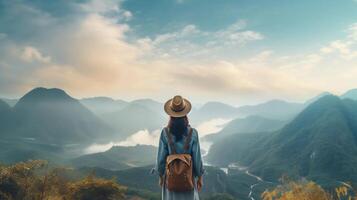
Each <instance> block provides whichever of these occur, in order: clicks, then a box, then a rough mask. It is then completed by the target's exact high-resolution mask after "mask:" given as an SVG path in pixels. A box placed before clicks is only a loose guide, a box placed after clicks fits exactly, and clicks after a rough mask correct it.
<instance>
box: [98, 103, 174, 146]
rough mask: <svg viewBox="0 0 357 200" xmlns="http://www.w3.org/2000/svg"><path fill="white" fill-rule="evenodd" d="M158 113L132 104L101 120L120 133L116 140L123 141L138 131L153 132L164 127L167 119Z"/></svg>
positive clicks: (141, 105)
mask: <svg viewBox="0 0 357 200" xmlns="http://www.w3.org/2000/svg"><path fill="white" fill-rule="evenodd" d="M161 110H162V108H160V111H161ZM160 111H154V110H152V109H150V108H148V107H146V106H145V105H143V104H139V103H135V102H134V103H130V104H129V105H127V106H126V107H124V108H123V109H121V110H119V111H116V112H112V113H107V114H104V115H102V118H103V120H105V122H107V123H108V124H109V125H110V126H111V127H113V128H115V130H117V132H120V133H121V135H120V136H118V138H121V139H124V138H126V137H128V136H130V135H131V134H134V133H135V132H137V131H140V130H145V129H147V130H149V131H153V130H156V129H159V128H161V127H162V126H164V125H165V123H166V121H167V118H166V116H164V115H163V114H160Z"/></svg>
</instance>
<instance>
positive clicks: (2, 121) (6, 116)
mask: <svg viewBox="0 0 357 200" xmlns="http://www.w3.org/2000/svg"><path fill="white" fill-rule="evenodd" d="M11 118H12V110H11V107H10V106H9V105H8V104H7V103H6V102H5V101H2V100H1V99H0V130H2V131H3V132H5V131H6V132H7V129H8V128H9V123H10V120H11ZM0 135H1V134H0Z"/></svg>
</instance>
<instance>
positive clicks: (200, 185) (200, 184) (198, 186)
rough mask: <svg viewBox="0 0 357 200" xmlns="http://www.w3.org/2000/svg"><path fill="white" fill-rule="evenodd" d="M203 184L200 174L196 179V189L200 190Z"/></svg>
mask: <svg viewBox="0 0 357 200" xmlns="http://www.w3.org/2000/svg"><path fill="white" fill-rule="evenodd" d="M202 186H203V178H202V176H200V177H198V179H197V190H198V191H199V192H200V191H201V189H202Z"/></svg>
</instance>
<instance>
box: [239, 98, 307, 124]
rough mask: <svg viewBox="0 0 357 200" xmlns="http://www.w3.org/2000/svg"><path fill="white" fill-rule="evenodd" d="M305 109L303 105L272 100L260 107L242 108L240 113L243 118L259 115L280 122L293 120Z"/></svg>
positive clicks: (259, 105)
mask: <svg viewBox="0 0 357 200" xmlns="http://www.w3.org/2000/svg"><path fill="white" fill-rule="evenodd" d="M303 108H304V105H303V104H300V103H291V102H286V101H283V100H271V101H268V102H265V103H262V104H258V105H251V106H250V105H248V106H241V107H239V108H238V112H239V113H240V114H241V115H243V116H249V115H259V116H262V117H266V118H270V119H278V120H289V119H292V118H293V117H294V116H295V115H296V114H298V113H299V112H300V111H301V110H302V109H303Z"/></svg>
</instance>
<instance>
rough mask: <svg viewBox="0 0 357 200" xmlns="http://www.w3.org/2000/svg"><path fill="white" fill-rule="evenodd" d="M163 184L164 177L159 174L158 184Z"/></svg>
mask: <svg viewBox="0 0 357 200" xmlns="http://www.w3.org/2000/svg"><path fill="white" fill-rule="evenodd" d="M163 185H164V177H163V176H160V178H159V186H160V187H162V186H163Z"/></svg>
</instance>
